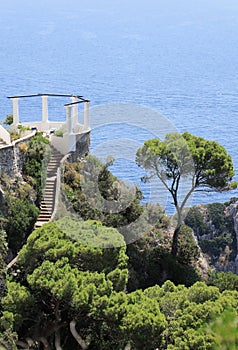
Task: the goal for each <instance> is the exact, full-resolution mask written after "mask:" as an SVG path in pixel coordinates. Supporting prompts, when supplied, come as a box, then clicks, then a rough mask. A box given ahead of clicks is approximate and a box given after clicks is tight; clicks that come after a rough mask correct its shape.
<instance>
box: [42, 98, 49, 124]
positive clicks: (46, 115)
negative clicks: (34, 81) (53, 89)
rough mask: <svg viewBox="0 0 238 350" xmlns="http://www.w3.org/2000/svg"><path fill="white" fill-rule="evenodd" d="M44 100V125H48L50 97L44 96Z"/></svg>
mask: <svg viewBox="0 0 238 350" xmlns="http://www.w3.org/2000/svg"><path fill="white" fill-rule="evenodd" d="M41 98H42V123H48V96H47V95H43V96H41Z"/></svg>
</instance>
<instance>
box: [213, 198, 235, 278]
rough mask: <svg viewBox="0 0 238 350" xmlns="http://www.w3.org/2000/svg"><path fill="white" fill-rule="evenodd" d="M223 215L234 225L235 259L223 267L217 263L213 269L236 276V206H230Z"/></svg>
mask: <svg viewBox="0 0 238 350" xmlns="http://www.w3.org/2000/svg"><path fill="white" fill-rule="evenodd" d="M225 215H226V216H227V217H230V218H232V220H233V223H234V231H235V236H236V257H235V259H234V260H232V261H228V262H227V264H225V265H222V264H221V263H219V261H218V262H217V264H216V265H215V267H216V269H217V270H218V271H224V272H229V271H231V272H233V273H235V274H236V275H238V204H236V203H235V204H230V205H229V206H228V207H227V208H226V210H225Z"/></svg>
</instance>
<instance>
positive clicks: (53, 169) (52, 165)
mask: <svg viewBox="0 0 238 350" xmlns="http://www.w3.org/2000/svg"><path fill="white" fill-rule="evenodd" d="M51 149H52V154H51V158H50V161H49V164H48V167H47V175H46V183H45V189H44V193H43V196H42V200H41V206H40V213H39V216H38V218H37V221H36V223H35V228H38V227H41V226H42V225H43V224H45V223H47V222H49V221H50V219H51V216H52V214H53V211H54V204H55V190H56V178H57V170H58V168H59V166H60V161H61V159H62V158H63V155H62V154H61V153H60V152H59V151H57V150H56V149H55V148H54V147H53V146H51Z"/></svg>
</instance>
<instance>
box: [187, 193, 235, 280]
mask: <svg viewBox="0 0 238 350" xmlns="http://www.w3.org/2000/svg"><path fill="white" fill-rule="evenodd" d="M237 200H238V199H237ZM185 223H186V224H187V225H188V226H190V227H191V228H192V229H193V231H194V233H195V236H196V237H197V240H198V244H199V246H200V247H201V249H202V252H203V254H204V255H205V256H206V257H207V259H208V261H209V264H210V266H211V267H213V268H215V269H216V270H217V271H224V272H228V271H231V272H233V273H235V274H238V244H237V242H238V203H236V199H235V198H233V199H231V201H230V202H229V203H225V204H223V203H212V204H208V205H198V206H195V207H193V208H191V209H190V210H189V212H188V215H187V217H186V219H185Z"/></svg>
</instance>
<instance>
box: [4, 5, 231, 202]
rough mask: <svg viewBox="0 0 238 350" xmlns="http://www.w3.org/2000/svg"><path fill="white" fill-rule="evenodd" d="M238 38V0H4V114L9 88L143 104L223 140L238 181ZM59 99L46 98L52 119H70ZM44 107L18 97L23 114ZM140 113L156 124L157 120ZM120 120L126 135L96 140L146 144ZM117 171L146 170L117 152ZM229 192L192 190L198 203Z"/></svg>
mask: <svg viewBox="0 0 238 350" xmlns="http://www.w3.org/2000/svg"><path fill="white" fill-rule="evenodd" d="M128 3H129V4H128ZM237 37H238V3H237V1H236V0H229V1H227V0H206V1H205V0H198V1H196V2H193V1H189V0H180V1H179V2H178V1H176V0H166V1H165V0H147V1H143V0H140V1H135V0H130V1H128V0H127V1H126V0H114V1H105V0H101V1H96V0H92V1H85V0H84V1H83V0H81V1H78V0H67V1H66V0H51V1H46V0H41V1H31V0H21V1H18V0H12V1H9V2H4V1H1V3H0V119H2V120H3V119H4V118H5V115H6V114H7V113H11V103H10V101H9V100H7V99H6V96H9V95H18V94H20V95H22V94H32V93H47V92H49V93H78V94H81V95H83V96H85V97H86V98H89V99H90V100H91V105H92V107H95V108H97V107H98V106H104V105H105V104H110V103H126V104H130V105H134V104H136V105H141V106H145V107H147V108H150V109H152V110H153V111H155V112H158V113H161V114H162V115H163V116H165V117H166V118H167V119H168V120H169V121H170V123H171V124H172V125H174V126H175V127H176V128H177V129H178V130H179V131H180V132H183V131H185V130H187V131H189V132H191V133H194V134H196V135H200V136H202V137H205V138H208V139H214V140H217V141H218V142H220V143H221V144H222V145H223V146H225V147H226V149H227V150H228V152H229V153H230V154H231V155H232V157H233V160H234V166H235V170H236V180H237V179H238V176H237V171H238V154H237V145H238V133H237V131H238V126H237V117H238V84H237V83H238V45H237ZM49 102H50V101H49ZM63 103H65V101H63V100H62V101H61V102H60V103H59V101H58V102H55V101H52V102H50V111H49V113H50V117H51V119H53V120H56V119H62V118H64V109H63V108H62V104H63ZM39 113H40V103H39V101H38V100H34V99H32V100H31V101H29V100H24V101H21V104H20V119H21V120H22V121H24V120H27V119H29V118H31V119H32V118H36V119H37V116H38V115H39ZM92 116H93V117H92V120H91V123H92V126H93V127H94V126H95V125H98V124H97V123H98V120H97V123H95V120H93V118H97V115H96V114H95V113H92ZM99 117H100V113H99ZM99 117H98V118H99ZM140 118H142V119H143V116H140ZM144 118H145V120H140V122H141V123H142V124H143V125H145V126H146V125H147V126H148V128H149V129H151V128H152V129H153V123H154V122H155V121H154V119H153V118H152V119H150V118H148V115H145V117H144ZM115 121H117V120H115ZM110 122H111V121H110ZM150 123H151V125H150ZM99 124H100V123H99ZM104 124H105V123H104ZM114 127H116V130H118V129H119V130H120V136H116V132H115V131H114V129H111V127H108V126H107V127H105V128H104V129H102V128H95V130H93V132H92V147H94V146H95V145H98V144H100V143H101V144H102V143H105V142H107V141H108V142H110V141H113V139H114V138H115V137H119V138H120V137H122V135H123V137H124V138H125V135H127V136H126V138H127V139H130V140H131V139H132V140H133V141H135V142H137V143H138V144H140V143H141V142H143V141H144V139H143V138H146V137H147V136H148V134H147V133H144V134H143V133H142V134H143V135H141V133H140V132H138V128H134V129H133V130H132V129H131V130H130V131H128V129H127V125H126V123H121V124H120V127H118V124H117V125H116V126H115V125H114ZM99 129H100V130H99ZM140 129H141V128H140ZM125 144H126V143H125V142H124V145H125ZM111 147H112V148H113V142H112V143H111ZM113 171H114V172H115V173H116V174H117V175H118V176H119V177H122V178H124V179H127V180H128V181H131V182H135V181H136V182H138V181H139V178H140V175H141V173H139V172H138V169H137V168H136V166H135V164H134V161H133V160H131V159H129V160H127V163H126V166H125V162H124V163H123V161H122V160H120V159H118V160H117V161H116V162H115V165H114V167H113ZM145 191H148V190H145ZM231 196H238V191H232V192H231V193H229V194H212V195H211V194H209V195H208V194H203V195H200V196H199V197H198V196H195V197H194V203H197V202H212V201H224V200H227V199H228V198H230V197H231Z"/></svg>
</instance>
